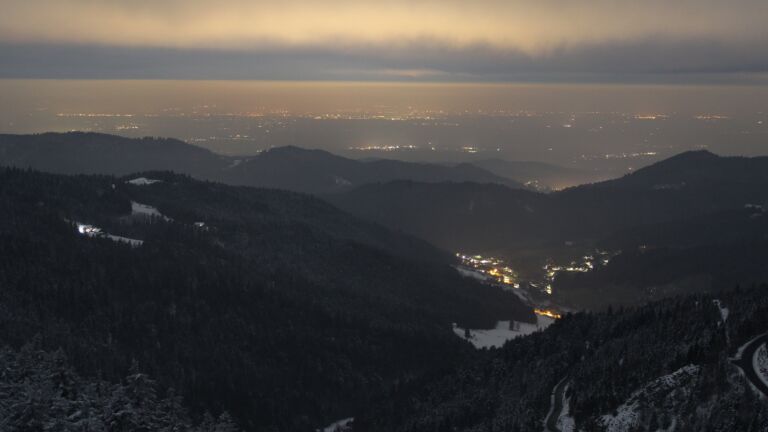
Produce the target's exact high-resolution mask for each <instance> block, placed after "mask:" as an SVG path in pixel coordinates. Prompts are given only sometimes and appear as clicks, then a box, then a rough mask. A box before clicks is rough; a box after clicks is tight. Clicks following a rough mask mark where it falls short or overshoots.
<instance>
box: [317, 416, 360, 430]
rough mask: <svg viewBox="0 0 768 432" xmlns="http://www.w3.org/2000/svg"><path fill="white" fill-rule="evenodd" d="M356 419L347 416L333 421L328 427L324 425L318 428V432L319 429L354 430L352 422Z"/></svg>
mask: <svg viewBox="0 0 768 432" xmlns="http://www.w3.org/2000/svg"><path fill="white" fill-rule="evenodd" d="M354 421H355V419H354V417H350V418H345V419H342V420H339V421H336V422H333V423H331V424H329V425H328V426H326V427H324V428H322V429H318V432H319V431H322V432H342V431H348V430H352V429H351V426H352V423H353V422H354Z"/></svg>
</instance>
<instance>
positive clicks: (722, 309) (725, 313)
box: [712, 299, 730, 323]
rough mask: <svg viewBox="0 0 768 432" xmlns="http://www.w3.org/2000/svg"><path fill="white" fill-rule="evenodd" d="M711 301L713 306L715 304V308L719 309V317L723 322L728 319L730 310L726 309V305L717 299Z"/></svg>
mask: <svg viewBox="0 0 768 432" xmlns="http://www.w3.org/2000/svg"><path fill="white" fill-rule="evenodd" d="M712 303H714V304H715V306H717V309H718V310H719V311H720V318H722V320H723V323H725V322H726V321H728V314H729V313H730V311H729V310H728V308H727V307H725V306H723V302H721V301H720V300H718V299H714V300H712Z"/></svg>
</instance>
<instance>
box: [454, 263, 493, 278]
mask: <svg viewBox="0 0 768 432" xmlns="http://www.w3.org/2000/svg"><path fill="white" fill-rule="evenodd" d="M455 268H456V271H458V272H459V274H460V275H462V276H464V277H471V278H475V279H477V280H481V281H487V280H490V279H491V278H490V277H489V276H486V275H484V274H482V273H480V272H478V271H475V270H471V269H468V268H466V267H462V266H455Z"/></svg>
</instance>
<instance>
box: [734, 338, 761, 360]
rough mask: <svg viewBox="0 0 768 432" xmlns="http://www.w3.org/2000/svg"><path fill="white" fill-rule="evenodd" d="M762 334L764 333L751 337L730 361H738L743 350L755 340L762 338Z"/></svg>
mask: <svg viewBox="0 0 768 432" xmlns="http://www.w3.org/2000/svg"><path fill="white" fill-rule="evenodd" d="M764 334H765V333H762V334H759V335H757V336H755V337H753V338H752V339H750V340H748V341H746V342H744V345H742V346H740V347H739V349H738V351H736V354H735V355H734V356H733V357H732V358H731V360H739V359H740V358H741V356H742V355H744V350H745V349H746V348H747V346H749V344H751V343H752V342H753V341H754V340H755V339H758V338H761V337H763V335H764Z"/></svg>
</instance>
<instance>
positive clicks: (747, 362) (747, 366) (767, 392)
mask: <svg viewBox="0 0 768 432" xmlns="http://www.w3.org/2000/svg"><path fill="white" fill-rule="evenodd" d="M764 343H768V333H766V334H764V335H762V336H760V337H757V338H755V339H753V340H751V341H750V342H748V343H747V345H746V346H745V347H744V350H742V352H741V358H738V359H735V360H733V363H734V364H735V365H736V366H738V367H740V368H741V370H743V371H744V375H746V376H747V379H748V380H749V382H750V383H752V385H753V386H754V387H755V388H756V389H758V390H759V391H760V393H762V394H763V396H765V397H768V385H766V384H765V383H764V382H763V380H761V379H760V377H759V376H758V373H759V372H758V371H756V370H755V367H754V364H753V363H752V358H753V357H754V356H755V351H757V349H758V348H760V346H762V345H763V344H764Z"/></svg>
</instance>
